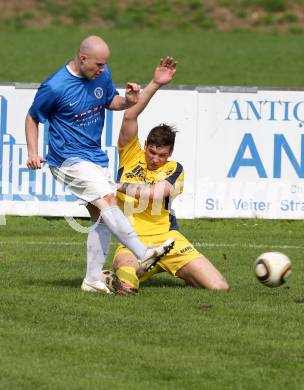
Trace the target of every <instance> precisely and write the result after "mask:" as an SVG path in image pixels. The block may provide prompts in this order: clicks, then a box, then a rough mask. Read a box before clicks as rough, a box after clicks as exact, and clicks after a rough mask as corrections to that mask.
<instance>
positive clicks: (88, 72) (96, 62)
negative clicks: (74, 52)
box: [80, 54, 109, 80]
mask: <svg viewBox="0 0 304 390" xmlns="http://www.w3.org/2000/svg"><path fill="white" fill-rule="evenodd" d="M108 60H109V56H108V55H106V54H103V55H102V54H100V55H91V56H88V55H82V56H81V61H80V70H81V74H82V76H84V77H85V78H87V79H89V80H95V79H97V77H98V76H99V75H100V73H102V72H103V70H104V66H105V65H106V64H107V63H108Z"/></svg>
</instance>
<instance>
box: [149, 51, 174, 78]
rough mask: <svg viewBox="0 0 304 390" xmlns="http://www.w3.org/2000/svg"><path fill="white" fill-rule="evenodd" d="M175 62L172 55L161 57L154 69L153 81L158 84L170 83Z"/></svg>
mask: <svg viewBox="0 0 304 390" xmlns="http://www.w3.org/2000/svg"><path fill="white" fill-rule="evenodd" d="M176 64H177V61H175V59H174V58H173V57H168V56H167V57H165V58H161V60H160V62H159V64H158V65H157V67H156V69H155V72H154V76H153V81H154V82H155V83H157V84H159V85H165V84H168V83H170V81H171V80H172V79H173V77H174V74H175V72H176Z"/></svg>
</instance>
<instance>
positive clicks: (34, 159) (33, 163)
mask: <svg viewBox="0 0 304 390" xmlns="http://www.w3.org/2000/svg"><path fill="white" fill-rule="evenodd" d="M43 163H45V159H44V158H43V157H41V156H38V155H37V156H29V157H28V160H27V162H26V165H27V167H28V168H29V169H40V168H41V164H43Z"/></svg>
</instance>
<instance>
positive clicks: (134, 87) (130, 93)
mask: <svg viewBox="0 0 304 390" xmlns="http://www.w3.org/2000/svg"><path fill="white" fill-rule="evenodd" d="M139 92H140V85H138V84H136V83H127V85H126V93H125V97H126V104H127V106H128V107H132V106H133V105H134V104H136V103H137V102H138V98H139Z"/></svg>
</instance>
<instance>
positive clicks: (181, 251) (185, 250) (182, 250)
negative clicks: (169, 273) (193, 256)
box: [180, 246, 193, 253]
mask: <svg viewBox="0 0 304 390" xmlns="http://www.w3.org/2000/svg"><path fill="white" fill-rule="evenodd" d="M192 251H193V246H185V248H182V249H181V250H180V253H188V252H192Z"/></svg>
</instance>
